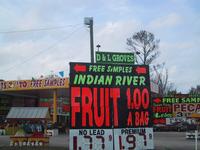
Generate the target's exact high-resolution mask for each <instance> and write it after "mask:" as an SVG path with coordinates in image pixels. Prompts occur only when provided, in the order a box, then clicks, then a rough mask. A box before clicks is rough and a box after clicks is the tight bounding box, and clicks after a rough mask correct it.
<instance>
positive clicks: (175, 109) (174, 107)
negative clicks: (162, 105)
mask: <svg viewBox="0 0 200 150" xmlns="http://www.w3.org/2000/svg"><path fill="white" fill-rule="evenodd" d="M179 108H180V105H179V104H174V105H173V110H174V111H175V112H176V111H177V109H179Z"/></svg>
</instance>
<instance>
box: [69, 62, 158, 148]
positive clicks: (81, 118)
mask: <svg viewBox="0 0 200 150" xmlns="http://www.w3.org/2000/svg"><path fill="white" fill-rule="evenodd" d="M70 101H71V102H70V113H71V115H70V149H71V150H81V149H82V150H85V149H105V150H107V149H109V150H110V149H115V150H123V149H124V150H125V149H138V150H139V149H153V148H154V146H153V129H152V110H151V100H150V81H149V68H148V66H145V65H119V64H118V65H115V64H91V63H70Z"/></svg>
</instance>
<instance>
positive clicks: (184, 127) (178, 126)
mask: <svg viewBox="0 0 200 150" xmlns="http://www.w3.org/2000/svg"><path fill="white" fill-rule="evenodd" d="M153 128H154V131H178V132H181V131H188V130H196V128H197V126H196V125H195V124H189V123H187V122H177V123H173V124H169V125H164V124H158V125H154V127H153Z"/></svg>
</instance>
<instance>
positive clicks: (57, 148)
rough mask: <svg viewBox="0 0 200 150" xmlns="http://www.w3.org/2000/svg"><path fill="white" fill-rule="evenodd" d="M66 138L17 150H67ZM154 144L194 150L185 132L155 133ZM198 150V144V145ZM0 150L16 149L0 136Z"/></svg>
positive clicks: (168, 148)
mask: <svg viewBox="0 0 200 150" xmlns="http://www.w3.org/2000/svg"><path fill="white" fill-rule="evenodd" d="M67 141H68V137H67V136H66V135H59V136H56V137H51V138H50V144H49V146H48V147H40V148H39V147H37V148H36V147H29V148H26V147H24V148H19V150H35V149H37V150H67V149H68V142H67ZM154 144H155V149H156V150H194V148H195V146H194V140H186V139H185V132H155V133H154ZM198 147H199V149H200V142H199V143H198ZM0 150H17V149H16V147H9V137H8V136H0Z"/></svg>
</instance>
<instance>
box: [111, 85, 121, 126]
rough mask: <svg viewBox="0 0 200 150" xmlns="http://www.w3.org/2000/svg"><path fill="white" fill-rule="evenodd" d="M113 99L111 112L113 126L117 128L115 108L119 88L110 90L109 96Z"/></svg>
mask: <svg viewBox="0 0 200 150" xmlns="http://www.w3.org/2000/svg"><path fill="white" fill-rule="evenodd" d="M110 97H111V98H112V99H113V112H114V126H115V127H116V126H118V107H117V99H118V98H119V97H120V89H119V88H111V96H110Z"/></svg>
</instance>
